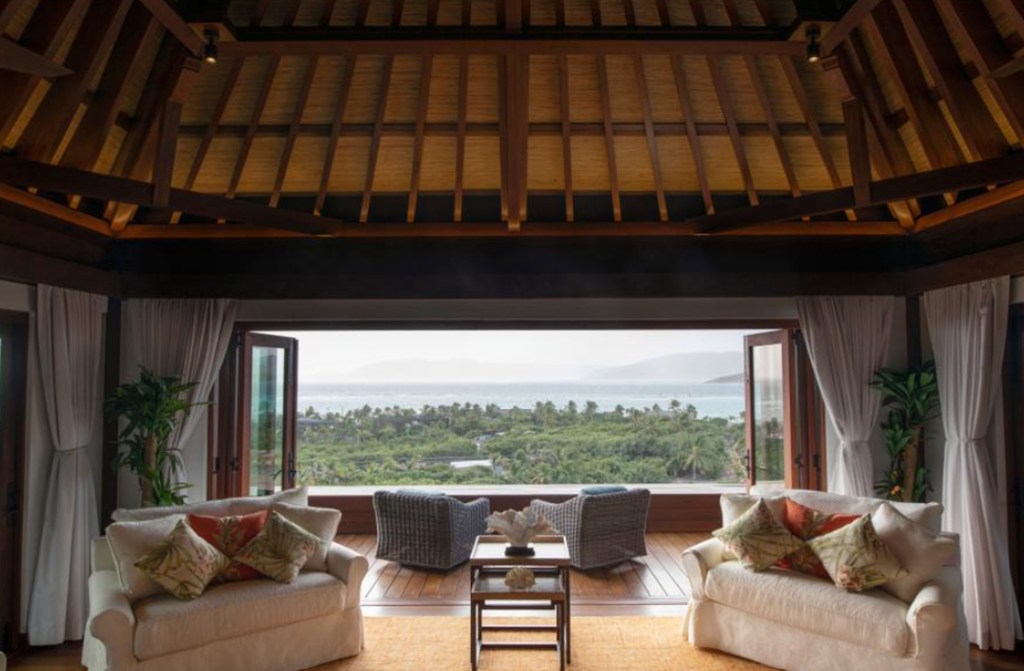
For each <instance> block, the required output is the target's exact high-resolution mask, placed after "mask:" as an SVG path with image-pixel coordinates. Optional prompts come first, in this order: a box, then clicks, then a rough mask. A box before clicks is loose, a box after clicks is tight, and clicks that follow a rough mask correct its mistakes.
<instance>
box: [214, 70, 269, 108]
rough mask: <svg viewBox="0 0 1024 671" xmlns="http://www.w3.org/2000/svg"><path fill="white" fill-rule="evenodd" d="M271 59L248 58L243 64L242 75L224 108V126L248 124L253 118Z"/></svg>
mask: <svg viewBox="0 0 1024 671" xmlns="http://www.w3.org/2000/svg"><path fill="white" fill-rule="evenodd" d="M269 64H270V58H269V57H267V56H254V57H250V58H246V59H245V62H244V63H243V64H242V73H241V75H239V77H238V83H237V84H235V87H234V88H233V89H232V90H231V97H230V98H229V99H228V104H227V106H226V107H225V108H224V116H223V118H222V119H221V123H223V124H248V123H249V120H250V119H251V118H252V110H253V108H254V107H256V102H257V100H258V99H259V97H260V91H261V90H262V88H263V80H264V78H265V77H266V75H267V67H268V65H269Z"/></svg>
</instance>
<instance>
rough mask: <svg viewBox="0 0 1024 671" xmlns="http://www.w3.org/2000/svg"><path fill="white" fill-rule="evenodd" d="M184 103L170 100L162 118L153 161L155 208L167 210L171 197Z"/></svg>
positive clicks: (165, 106)
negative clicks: (175, 155) (179, 126)
mask: <svg viewBox="0 0 1024 671" xmlns="http://www.w3.org/2000/svg"><path fill="white" fill-rule="evenodd" d="M181 108H182V103H181V101H178V100H168V101H167V104H166V105H164V111H163V114H162V115H161V116H160V129H159V134H158V135H157V140H156V156H155V158H154V159H153V207H157V208H161V209H162V208H166V207H167V205H168V201H169V200H170V196H171V178H172V177H173V176H174V154H175V150H176V149H177V146H178V125H179V124H180V123H181Z"/></svg>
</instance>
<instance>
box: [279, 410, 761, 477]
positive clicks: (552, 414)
mask: <svg viewBox="0 0 1024 671" xmlns="http://www.w3.org/2000/svg"><path fill="white" fill-rule="evenodd" d="M298 448H299V449H298V474H297V480H298V482H299V484H307V485H328V486H331V485H334V486H338V485H412V484H437V485H444V484H580V483H607V482H622V483H670V482H708V481H721V482H742V481H743V480H745V479H746V468H747V456H746V447H745V442H744V424H743V420H742V418H724V417H699V416H698V414H697V410H696V408H694V407H693V406H692V405H689V406H683V405H682V403H680V402H679V401H677V400H673V401H672V402H671V403H670V404H669V406H668V407H667V408H661V407H659V406H658V405H655V406H653V407H649V408H625V407H623V406H621V405H620V406H618V407H616V408H614V409H612V410H606V411H602V410H599V407H598V405H597V404H596V403H594V402H592V401H588V402H586V403H585V404H583V405H582V407H581V406H579V405H578V404H577V403H575V402H572V401H570V402H569V403H568V404H567V405H566V406H564V407H556V406H555V404H554V403H552V402H550V401H549V402H538V403H537V404H536V405H535V406H534V407H533V408H512V409H503V408H499V407H498V406H496V405H493V404H492V405H487V406H484V407H482V406H480V405H478V404H473V403H453V404H451V405H438V406H431V405H427V406H424V407H423V408H420V409H418V410H417V409H413V408H400V407H386V408H371V407H370V406H364V407H363V408H360V409H358V410H352V411H348V412H345V413H335V412H327V413H320V412H318V411H317V410H315V409H314V408H308V409H307V410H306V411H305V412H304V413H302V414H301V416H300V417H299V435H298Z"/></svg>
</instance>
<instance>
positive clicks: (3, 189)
mask: <svg viewBox="0 0 1024 671" xmlns="http://www.w3.org/2000/svg"><path fill="white" fill-rule="evenodd" d="M0 200H3V201H6V202H8V203H14V204H16V205H21V206H22V207H27V208H29V209H32V210H35V211H36V212H41V213H43V214H46V215H48V216H51V217H53V218H55V219H59V220H61V221H63V222H65V223H68V224H72V225H74V226H77V227H79V228H84V229H85V230H87V231H92V232H93V233H99V234H100V235H103V236H110V235H111V232H110V226H109V225H108V224H107V222H105V221H104V220H102V219H97V218H96V217H92V216H90V215H88V214H83V213H82V212H78V211H77V210H73V209H71V208H70V207H65V206H63V205H60V204H59V203H55V202H53V201H52V200H47V199H46V198H43V197H41V196H37V195H35V194H32V193H29V192H28V191H23V190H21V189H19V188H16V187H13V186H8V185H7V184H0Z"/></svg>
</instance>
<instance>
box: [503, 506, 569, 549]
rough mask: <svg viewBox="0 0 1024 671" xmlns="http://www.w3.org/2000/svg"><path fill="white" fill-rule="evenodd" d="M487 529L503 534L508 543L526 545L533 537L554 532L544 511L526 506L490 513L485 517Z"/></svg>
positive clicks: (519, 545) (515, 545) (518, 545)
mask: <svg viewBox="0 0 1024 671" xmlns="http://www.w3.org/2000/svg"><path fill="white" fill-rule="evenodd" d="M487 531H489V532H490V531H495V532H497V533H499V534H501V535H503V536H505V538H507V539H508V542H509V545H512V546H514V547H526V546H527V545H529V543H530V541H531V540H533V538H534V537H536V536H540V535H541V534H547V533H552V532H555V527H554V525H553V524H551V522H549V521H548V518H546V517H544V513H538V512H536V511H534V510H532V509H531V508H530V506H526V507H525V508H523V509H522V510H514V509H512V508H509V509H508V510H506V511H505V512H501V513H491V514H490V515H489V516H488V517H487Z"/></svg>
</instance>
